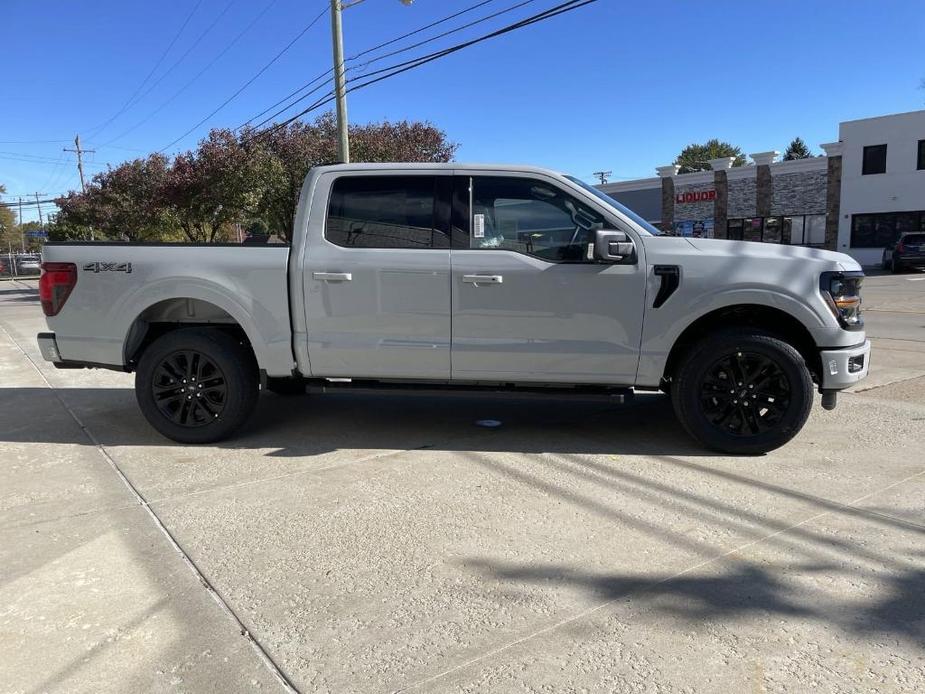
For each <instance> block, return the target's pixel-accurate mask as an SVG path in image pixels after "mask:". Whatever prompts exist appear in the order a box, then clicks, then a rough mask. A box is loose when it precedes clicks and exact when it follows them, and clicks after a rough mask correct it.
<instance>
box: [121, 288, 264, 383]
mask: <svg viewBox="0 0 925 694" xmlns="http://www.w3.org/2000/svg"><path fill="white" fill-rule="evenodd" d="M191 327H211V328H216V329H219V330H222V331H223V332H226V333H229V334H231V335H233V336H235V337H236V338H238V339H240V340H241V342H242V343H243V344H245V345H246V346H247V349H249V350H250V351H251V353H252V354H253V355H254V359H255V361H256V362H257V364H258V366H260V367H262V365H261V364H260V353H261V349H260V347H261V345H262V344H263V343H262V341H261V340H260V338H259V333H258V332H257V331H256V329H255V328H254V326H252V325H249V321H247V320H246V318H245V317H244V312H243V311H242V310H240V308H239V307H235V306H233V305H231V304H230V302H222V301H215V299H214V297H210V298H209V299H203V298H199V297H195V296H176V297H171V298H166V299H164V298H162V299H159V300H156V301H153V302H151V303H149V304H148V305H147V306H145V307H144V308H143V309H142V310H141V311H140V312H139V313H138V314H137V315H136V317H135V318H134V320H133V321H132V322H131V324H130V325H129V328H128V330H127V332H126V334H125V338H124V340H123V363H124V364H125V365H126V366H127V367H128V368H129V369H130V370H134V368H135V366H136V365H137V363H138V360H139V359H140V358H141V355H142V354H143V353H144V351H145V349H147V347H148V346H149V345H150V344H151V343H152V342H154V341H155V340H156V339H157V338H159V337H160V336H162V335H165V334H167V333H169V332H172V331H174V330H179V329H182V328H191Z"/></svg>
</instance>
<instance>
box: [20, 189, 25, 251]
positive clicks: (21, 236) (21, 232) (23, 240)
mask: <svg viewBox="0 0 925 694" xmlns="http://www.w3.org/2000/svg"><path fill="white" fill-rule="evenodd" d="M19 243H20V244H21V245H22V252H23V253H25V252H26V232H25V231H23V228H22V197H20V198H19Z"/></svg>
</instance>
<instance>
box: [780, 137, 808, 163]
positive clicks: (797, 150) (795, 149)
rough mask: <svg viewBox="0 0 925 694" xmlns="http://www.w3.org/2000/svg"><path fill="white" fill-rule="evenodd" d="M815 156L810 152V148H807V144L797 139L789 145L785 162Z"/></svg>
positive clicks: (785, 154)
mask: <svg viewBox="0 0 925 694" xmlns="http://www.w3.org/2000/svg"><path fill="white" fill-rule="evenodd" d="M812 156H813V153H812V152H810V151H809V147H807V146H806V143H805V142H803V139H802V138H799V137H795V138H793V140H792V141H791V142H790V144H789V145H787V151H786V152H784V161H792V160H793V159H809V158H810V157H812Z"/></svg>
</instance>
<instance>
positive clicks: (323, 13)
mask: <svg viewBox="0 0 925 694" xmlns="http://www.w3.org/2000/svg"><path fill="white" fill-rule="evenodd" d="M327 13H328V8H327V7H325V8H324V9H323V10H321V12H319V13H318V14H317V15H316V16H315V18H314V19H313V20H312V21H310V22H309V23H308V24H307V25H305V27H303V28H302V30H301V31H300V32H299V33H298V34H296V36H295V37H294V38H293V39H292V40H291V41H290V42H289V43H287V44H286V45H285V46H284V47H283V48H282V50H280V51H279V52H278V53H277V54H276V55H275V56H273V58H272V59H271V60H270V61H269V62H268V63H266V64H265V65H264V66H263V67H261V68H260V69H259V70H258V71H257V72H256V74H255V75H254V76H253V77H251V78H250V79H249V80H247V82H245V83H244V84H242V85H241V86H240V87H239V88H238V89H237V91H235V92H234V93H233V94H232V95H231V96H229V97H228V98H227V99H225V100H224V101H223V102H222V103H221V104H219V105H218V106H217V107H216V108H215V109H213V111H212V112H211V113H209V115H207V116H206V117H205V118H203V119H202V120H200V121H199V122H198V123H196V124H195V125H193V126H192V127H191V128H189V129H188V130H186V132H184V133H183V134H182V135H180V136H179V137H177V138H176V139H174V140H173V141H171V142H170V143H169V144H167V145H165V146H164V147H161V149H159V150H158V151H159V152H164V151H165V150H167V149H170V148H171V147H173V146H174V145H175V144H177V143H178V142H180V140H182V139H183V138H185V137H186V136H187V135H189V134H190V133H192V132H193V131H194V130H196V129H197V128H198V127H199V126H201V125H202V124H204V123H206V122H207V121H208V120H209V119H210V118H212V117H213V116H214V115H215V114H216V113H218V112H219V111H221V110H222V109H223V108H225V106H227V105H228V104H229V103H231V102H232V101H233V100H234V99H235V98H237V96H238V95H239V94H240V93H241V92H243V91H244V90H245V89H247V88H248V87H249V86H250V85H251V84H253V83H254V81H255V80H257V79H258V78H259V77H260V76H261V75H262V74H263V73H264V72H266V71H267V70H268V69H270V67H271V66H272V65H273V64H274V63H276V61H277V60H279V59H280V58H281V57H282V56H283V55H284V54H285V53H286V52H287V51H288V50H289V49H290V48H292V47H293V46H294V45H295V43H296V42H297V41H298V40H299V39H301V38H302V37H303V36H305V34H306V33H307V32H308V30H309V29H311V28H312V27H313V26H315V24H316V23H317V22H318V20H319V19H321V18H322V17H323V16H324V15H325V14H327Z"/></svg>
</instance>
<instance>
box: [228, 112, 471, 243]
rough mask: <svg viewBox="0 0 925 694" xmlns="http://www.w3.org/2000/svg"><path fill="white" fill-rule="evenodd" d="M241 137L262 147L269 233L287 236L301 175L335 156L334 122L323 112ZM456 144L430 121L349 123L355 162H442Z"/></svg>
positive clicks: (263, 208) (264, 205)
mask: <svg viewBox="0 0 925 694" xmlns="http://www.w3.org/2000/svg"><path fill="white" fill-rule="evenodd" d="M242 140H243V141H245V142H253V143H254V146H256V147H261V148H264V149H265V150H266V153H267V155H268V158H267V159H259V158H258V160H259V161H262V162H263V164H262V167H261V169H260V170H261V174H260V177H261V178H262V179H263V180H264V183H265V188H264V194H265V195H264V199H263V201H262V202H261V205H260V209H261V212H262V216H263V218H264V219H265V220H266V221H267V224H268V225H269V228H270V231H271V232H272V233H275V234H277V235H278V236H280V238H283V239H285V240H289V237H290V235H291V232H292V228H293V226H294V224H295V212H296V205H297V203H298V199H299V191H300V190H301V188H302V183H303V181H304V180H305V175H306V174H307V173H308V171H309V169H311V168H312V167H313V166H319V165H322V164H328V163H331V162H333V161H336V158H337V126H336V124H335V120H334V115H333V114H332V113H330V112H329V113H325V114H323V115H321V116H319V117H318V118H316V119H315V120H314V121H312V122H310V123H304V122H301V121H296V122H293V123H290V124H289V125H287V126H285V127H281V128H277V129H275V130H272V129H271V130H268V131H266V132H265V133H264V134H259V135H258V134H256V133H253V132H245V133H242ZM457 148H458V145H457V144H456V143H454V142H451V141H450V140H448V139H447V136H446V133H445V132H443V131H442V130H440V129H439V128H437V127H436V126H435V125H433V124H432V123H428V122H416V121H398V122H395V123H392V122H389V121H383V122H381V123H368V124H366V125H352V126H350V150H351V155H352V156H351V158H352V160H353V161H356V162H386V161H404V162H446V161H450V160H451V159H452V158H453V155H454V154H455V153H456V149H457Z"/></svg>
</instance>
